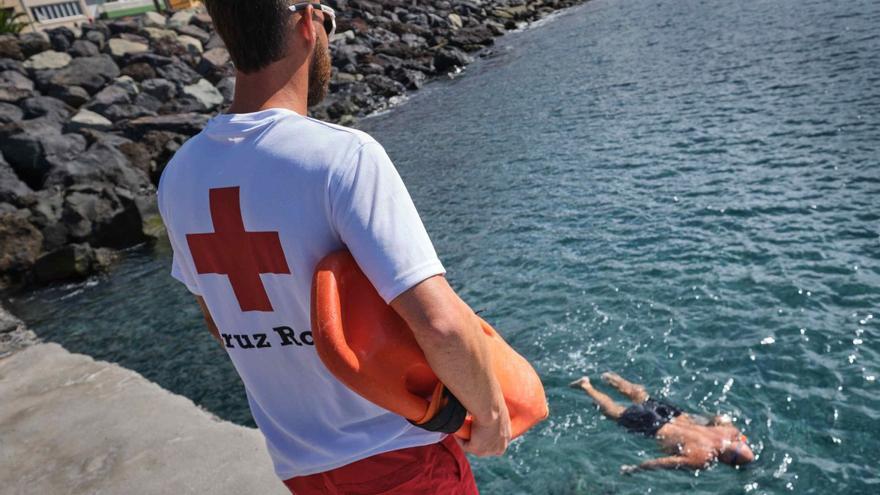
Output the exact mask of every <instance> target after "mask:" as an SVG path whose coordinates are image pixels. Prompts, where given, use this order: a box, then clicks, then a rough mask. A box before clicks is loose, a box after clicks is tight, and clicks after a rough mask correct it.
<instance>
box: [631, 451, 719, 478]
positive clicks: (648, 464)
mask: <svg viewBox="0 0 880 495" xmlns="http://www.w3.org/2000/svg"><path fill="white" fill-rule="evenodd" d="M705 466H706V463H705V462H702V461H701V460H698V459H696V458H695V457H686V456H682V455H674V456H670V457H661V458H659V459H651V460H650V461H645V462H643V463H641V464H639V465H638V466H621V467H620V472H621V474H632V473H634V472H636V471H639V470H642V471H647V470H651V469H701V468H703V467H705Z"/></svg>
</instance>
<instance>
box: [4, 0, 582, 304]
mask: <svg viewBox="0 0 880 495" xmlns="http://www.w3.org/2000/svg"><path fill="white" fill-rule="evenodd" d="M583 1H585V0H482V1H481V0H469V1H429V2H406V1H403V0H372V1H367V0H336V1H332V0H331V1H328V2H326V3H328V4H329V5H331V6H333V7H334V8H336V9H337V11H338V18H337V25H338V29H337V33H338V34H337V35H336V36H335V37H334V39H333V40H332V42H331V50H332V52H333V66H334V70H333V78H332V81H331V88H330V94H329V95H328V97H327V99H326V100H325V101H324V102H323V103H321V104H320V105H318V106H316V107H315V108H313V109H311V110H310V111H311V114H312V116H314V117H316V118H319V119H321V120H327V121H330V122H338V123H341V124H344V125H351V124H352V123H354V122H355V121H356V119H357V118H358V117H361V116H364V115H368V114H370V113H374V112H376V111H379V110H383V109H385V108H388V107H389V106H393V105H394V104H395V103H397V102H398V101H400V98H401V97H402V96H403V95H405V94H406V93H407V92H408V91H412V90H417V89H419V88H420V87H421V86H422V85H423V84H424V83H425V82H427V81H429V80H431V79H433V78H436V77H442V76H445V75H447V74H450V73H454V72H456V71H458V70H460V69H461V68H462V67H464V66H466V65H467V64H469V63H470V62H472V61H473V59H474V57H475V56H479V54H480V53H483V51H484V49H485V48H486V47H488V46H491V45H492V44H493V43H494V38H495V37H497V36H500V35H502V34H504V33H505V32H507V31H508V30H511V29H518V28H520V27H522V26H524V25H525V24H526V23H528V22H531V21H535V20H538V19H541V18H543V17H545V16H547V15H549V14H550V13H552V12H554V11H556V10H559V9H562V8H566V7H570V6H573V5H576V4H579V3H583ZM233 76H234V69H233V67H232V64H231V62H230V60H229V54H228V53H227V51H226V49H225V48H224V46H223V43H222V41H221V40H220V38H219V36H218V35H217V34H216V33H215V32H214V30H213V28H212V24H211V19H210V17H209V16H208V15H207V14H206V13H204V12H203V11H202V10H198V9H197V10H190V11H179V12H176V13H174V14H173V15H170V16H166V15H161V14H156V13H150V14H147V15H144V16H140V17H133V18H123V19H117V20H113V21H98V22H96V23H95V24H93V25H87V26H82V28H81V30H79V31H78V32H74V31H73V30H70V29H68V28H57V29H53V30H51V31H48V32H46V33H29V34H23V35H0V289H19V288H22V287H27V286H32V285H37V284H45V283H50V282H54V281H59V280H66V279H77V278H83V277H86V276H88V275H90V274H92V273H95V272H98V271H101V270H104V269H106V268H107V267H108V266H110V265H111V264H112V262H113V259H114V258H115V256H116V250H118V249H122V248H126V247H130V246H134V245H137V244H140V243H144V242H150V241H151V240H154V239H156V238H158V237H159V236H161V234H162V232H163V229H162V224H161V220H160V219H159V217H158V211H157V209H156V199H155V192H156V184H157V182H158V179H159V176H160V175H161V173H162V169H163V168H164V166H165V164H166V163H167V162H168V160H169V159H170V158H171V157H172V156H173V155H174V153H175V152H176V150H177V149H179V148H180V146H181V145H182V144H183V142H184V141H186V140H187V139H188V138H189V137H191V136H192V135H194V134H196V133H198V132H199V131H200V130H201V129H202V127H203V126H204V125H205V123H206V122H207V121H208V120H209V119H210V118H211V116H212V115H215V114H217V113H218V112H221V111H222V110H223V108H225V106H226V105H227V104H228V103H229V102H230V99H231V97H232V91H233V87H234V82H235V81H234V77H233Z"/></svg>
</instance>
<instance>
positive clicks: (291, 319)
mask: <svg viewBox="0 0 880 495" xmlns="http://www.w3.org/2000/svg"><path fill="white" fill-rule="evenodd" d="M206 5H207V8H208V12H209V13H210V14H211V16H212V18H213V21H214V26H215V27H216V29H217V32H218V33H219V34H220V36H221V37H222V38H223V41H224V42H225V44H226V47H227V49H228V50H229V53H230V56H231V58H232V60H233V62H234V63H235V65H236V70H237V74H236V87H235V96H234V100H233V103H232V105H231V106H230V108H229V113H227V114H224V115H219V116H217V117H215V118H213V119H212V120H211V121H210V122H209V123H208V124H207V126H206V127H205V129H204V130H203V131H202V132H201V133H200V134H199V135H197V136H195V137H193V138H192V139H190V140H189V141H188V142H187V143H186V144H185V145H184V146H183V147H182V148H181V149H180V150H179V151H178V152H177V154H176V155H175V157H174V159H173V160H172V161H171V163H169V164H168V166H167V167H166V169H165V171H164V172H163V174H162V178H161V181H160V185H159V208H160V211H161V213H162V217H163V220H164V222H165V225H166V227H167V230H168V236H169V239H170V241H171V244H172V247H173V250H174V257H173V261H172V276H174V277H175V278H176V279H178V280H180V281H181V282H183V283H184V284H185V285H186V287H187V288H188V289H189V290H190V291H191V292H192V293H193V294H195V296H196V299H197V301H198V304H199V306H200V307H201V309H202V312H203V313H204V317H205V320H206V322H207V325H208V328H209V329H210V330H211V332H212V333H213V335H214V337H215V338H216V339H217V340H218V341H219V342H220V343H221V345H222V346H223V347H224V348H225V349H226V351H227V353H228V355H229V357H230V358H231V359H232V362H233V364H234V365H235V367H236V370H237V371H238V373H239V375H240V376H241V379H242V381H243V382H244V385H245V390H246V392H247V398H248V402H249V405H250V408H251V412H252V414H253V417H254V420H255V421H256V423H257V425H258V426H259V428H260V430H261V432H262V433H263V435H264V436H265V439H266V445H267V447H268V450H269V453H270V455H271V458H272V460H273V463H274V466H275V471H276V473H277V474H278V476H279V477H280V478H281V479H282V480H285V484H286V485H287V486H288V488H290V490H291V491H292V492H295V493H297V494H307V493H341V492H344V493H379V492H381V493H386V492H390V493H444V494H447V493H449V494H455V493H462V494H470V493H476V492H477V490H476V485H475V483H474V479H473V475H472V473H471V470H470V466H469V465H468V462H467V460H466V458H465V457H464V454H463V453H462V447H463V449H464V451H467V452H470V453H473V454H476V455H500V454H502V453H503V452H504V451H505V449H506V448H507V444H508V442H509V440H510V419H509V417H508V412H507V407H506V405H505V403H504V399H503V397H502V394H501V389H500V386H499V384H498V382H497V380H496V379H495V377H494V376H493V375H492V373H491V371H490V368H489V356H488V354H487V348H486V345H485V342H484V340H483V339H480V338H479V337H480V331H481V330H480V326H479V323H478V320H477V318H476V317H475V316H474V314H473V311H472V310H471V309H470V308H469V307H468V306H467V305H466V304H465V303H464V302H463V301H462V300H461V299H459V297H458V296H457V295H456V294H455V292H453V290H452V289H451V288H450V287H449V284H448V283H447V281H446V279H445V278H444V276H443V275H444V273H445V271H444V269H443V266H442V265H441V263H440V261H439V259H438V258H437V255H436V253H435V251H434V248H433V246H432V244H431V241H430V239H429V238H428V235H427V233H426V232H425V229H424V227H423V225H422V222H421V219H420V218H419V215H418V213H417V212H416V210H415V207H414V206H413V203H412V200H411V199H410V196H409V194H408V193H407V191H406V188H405V187H404V185H403V182H402V181H401V180H400V177H399V176H398V174H397V171H396V170H395V168H394V166H393V165H392V163H391V161H390V159H389V158H388V156H387V155H386V154H385V150H384V149H383V148H382V146H380V145H379V144H378V143H377V142H376V141H375V140H374V139H373V138H371V137H370V136H369V135H367V134H366V133H364V132H361V131H357V130H353V129H349V128H346V127H342V126H338V125H332V124H328V123H325V122H321V121H318V120H315V119H311V118H309V117H307V116H306V114H307V107H308V106H309V105H313V104H315V103H317V102H319V101H320V100H321V99H322V98H323V97H324V95H325V93H326V91H327V87H328V81H329V79H330V67H331V66H330V55H329V44H328V43H329V37H330V35H331V34H332V32H333V30H334V29H335V21H334V12H333V10H332V9H329V8H328V7H327V6H324V5H321V4H318V3H295V4H291V3H289V2H288V1H285V0H213V1H212V0H208V1H207V2H206ZM343 248H347V249H349V250H350V251H351V253H352V254H353V255H354V258H355V259H356V260H357V262H358V264H359V265H360V267H361V269H362V270H363V271H364V273H365V274H366V275H367V277H368V278H369V279H370V281H371V283H372V284H373V285H374V286H375V287H376V289H377V291H378V292H379V294H380V295H381V296H382V298H383V299H384V300H385V301H386V302H388V303H389V304H390V305H391V306H392V307H393V308H394V309H395V310H396V311H397V312H398V313H399V314H400V316H401V317H402V318H403V319H404V320H405V321H406V322H407V323H408V324H409V326H410V327H411V328H412V331H413V333H414V335H415V337H416V340H417V341H418V343H419V345H420V347H422V349H423V350H424V353H425V356H426V357H427V359H428V362H429V363H430V364H431V366H432V368H433V369H434V372H435V373H436V374H437V376H438V377H439V378H440V379H441V380H442V381H443V382H444V383H445V384H446V386H447V387H448V388H449V389H450V390H451V391H452V393H453V394H455V396H456V397H458V399H459V400H460V401H461V403H462V404H463V405H464V406H465V407H466V408H467V410H468V411H469V412H470V413H471V415H472V416H473V418H474V423H473V432H472V436H471V439H470V440H469V441H468V442H462V443H460V444H459V443H457V441H456V440H455V439H454V437H452V436H448V437H447V436H444V435H442V434H439V433H434V432H429V431H425V430H422V429H420V428H417V427H415V426H413V425H411V424H410V423H409V422H407V421H406V420H405V419H403V418H401V417H399V416H397V415H394V414H392V413H390V412H388V411H386V410H384V409H381V408H379V407H377V406H375V405H374V404H372V403H370V402H368V401H366V400H365V399H363V398H362V397H360V396H359V395H357V394H356V393H354V392H352V391H351V390H349V389H348V388H346V387H345V386H344V385H343V384H341V383H340V382H339V381H337V380H336V379H335V378H334V377H333V376H332V375H331V374H330V373H329V371H328V370H327V369H326V368H325V367H324V366H323V364H322V363H321V361H320V360H319V358H318V356H317V354H316V352H315V349H314V346H313V340H312V336H311V332H310V331H309V329H310V320H309V318H310V315H309V307H310V287H311V281H312V275H313V271H314V267H315V265H316V264H317V263H318V261H320V260H321V258H323V257H324V256H325V255H327V254H329V253H331V252H333V251H336V250H339V249H343ZM218 469H220V467H219V466H218Z"/></svg>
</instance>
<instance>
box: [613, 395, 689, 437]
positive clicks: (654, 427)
mask: <svg viewBox="0 0 880 495" xmlns="http://www.w3.org/2000/svg"><path fill="white" fill-rule="evenodd" d="M682 412H683V411H682V410H681V409H679V408H677V407H675V406H673V405H672V404H670V403H668V402H665V401H662V400H656V399H648V400H646V401H645V402H642V403H641V404H633V405H631V406H629V407H627V408H626V410H625V411H623V414H621V415H620V419H618V420H617V424H619V425H620V426H623V427H624V428H626V429H627V430H629V431H631V432H633V433H641V434H643V435H645V436H646V437H653V436H657V431H658V430H659V429H660V428H662V427H663V425H665V424H666V423H668V422H669V421H670V420H672V418H674V417H676V416H680V415H681V413H682Z"/></svg>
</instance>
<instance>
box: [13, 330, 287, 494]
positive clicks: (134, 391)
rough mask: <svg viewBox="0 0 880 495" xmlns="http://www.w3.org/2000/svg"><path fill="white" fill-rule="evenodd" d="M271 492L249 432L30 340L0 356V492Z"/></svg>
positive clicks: (120, 373) (266, 466)
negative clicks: (9, 352) (32, 342)
mask: <svg viewBox="0 0 880 495" xmlns="http://www.w3.org/2000/svg"><path fill="white" fill-rule="evenodd" d="M184 493H198V494H212V495H220V494H236V495H239V494H268V495H272V494H278V495H284V494H289V492H288V491H287V490H286V489H285V488H284V486H283V485H282V484H281V482H280V481H279V480H278V478H276V477H275V474H274V473H273V472H272V463H271V461H270V460H269V455H268V453H267V452H266V448H265V446H264V444H263V439H262V436H261V435H260V433H259V432H258V431H257V430H254V429H251V428H244V427H241V426H238V425H235V424H232V423H229V422H226V421H221V420H219V419H217V418H216V417H214V416H212V415H211V414H209V413H207V412H205V411H204V410H202V409H200V408H198V407H197V406H196V405H195V404H193V402H192V401H190V400H189V399H187V398H185V397H181V396H179V395H174V394H172V393H170V392H168V391H166V390H164V389H162V388H161V387H159V386H158V385H156V384H154V383H152V382H150V381H148V380H147V379H145V378H144V377H142V376H141V375H139V374H137V373H135V372H133V371H130V370H127V369H125V368H122V367H120V366H117V365H114V364H110V363H106V362H101V361H95V360H94V359H92V358H90V357H88V356H84V355H81V354H72V353H70V352H68V351H66V350H65V349H64V348H62V347H61V346H59V345H57V344H43V343H37V344H33V345H31V346H29V347H26V348H25V349H23V350H17V351H16V352H14V353H12V354H10V355H7V356H6V357H0V494H2V495H13V494H28V495H31V494H52V495H59V494H184Z"/></svg>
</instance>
